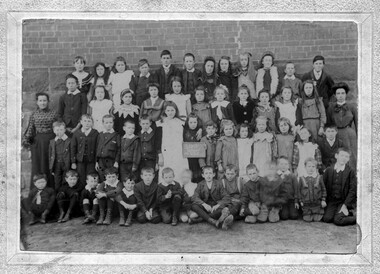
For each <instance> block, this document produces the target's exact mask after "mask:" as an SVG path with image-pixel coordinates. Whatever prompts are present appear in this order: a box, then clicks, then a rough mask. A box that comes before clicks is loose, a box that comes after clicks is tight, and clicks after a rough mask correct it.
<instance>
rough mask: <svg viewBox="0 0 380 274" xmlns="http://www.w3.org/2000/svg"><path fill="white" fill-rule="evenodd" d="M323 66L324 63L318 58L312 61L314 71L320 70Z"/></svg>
mask: <svg viewBox="0 0 380 274" xmlns="http://www.w3.org/2000/svg"><path fill="white" fill-rule="evenodd" d="M324 66H325V65H324V64H323V61H322V60H318V61H315V62H314V63H313V68H314V69H315V71H316V72H320V71H321V70H322V69H323V67H324Z"/></svg>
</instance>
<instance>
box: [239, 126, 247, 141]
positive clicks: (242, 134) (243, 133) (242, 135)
mask: <svg viewBox="0 0 380 274" xmlns="http://www.w3.org/2000/svg"><path fill="white" fill-rule="evenodd" d="M239 135H240V138H242V139H244V138H247V137H248V128H247V127H241V128H240V132H239Z"/></svg>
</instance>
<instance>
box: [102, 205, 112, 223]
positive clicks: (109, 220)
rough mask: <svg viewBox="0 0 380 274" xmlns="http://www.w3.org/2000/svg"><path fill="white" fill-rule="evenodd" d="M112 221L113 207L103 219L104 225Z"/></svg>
mask: <svg viewBox="0 0 380 274" xmlns="http://www.w3.org/2000/svg"><path fill="white" fill-rule="evenodd" d="M111 222H112V208H108V209H107V214H106V218H105V219H104V221H103V224H104V225H110V224H111Z"/></svg>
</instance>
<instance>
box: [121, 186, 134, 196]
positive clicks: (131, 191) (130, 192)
mask: <svg viewBox="0 0 380 274" xmlns="http://www.w3.org/2000/svg"><path fill="white" fill-rule="evenodd" d="M123 192H124V194H125V196H126V197H127V198H129V197H131V196H132V195H133V194H134V192H133V189H132V190H129V191H128V190H126V189H125V188H123Z"/></svg>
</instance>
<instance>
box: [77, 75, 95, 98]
mask: <svg viewBox="0 0 380 274" xmlns="http://www.w3.org/2000/svg"><path fill="white" fill-rule="evenodd" d="M92 78H94V75H92V74H91V73H89V74H88V75H87V76H86V77H85V78H83V79H82V84H81V86H80V87H78V89H79V90H80V92H81V93H84V94H86V95H87V93H88V92H89V91H90V88H91V80H92Z"/></svg>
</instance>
